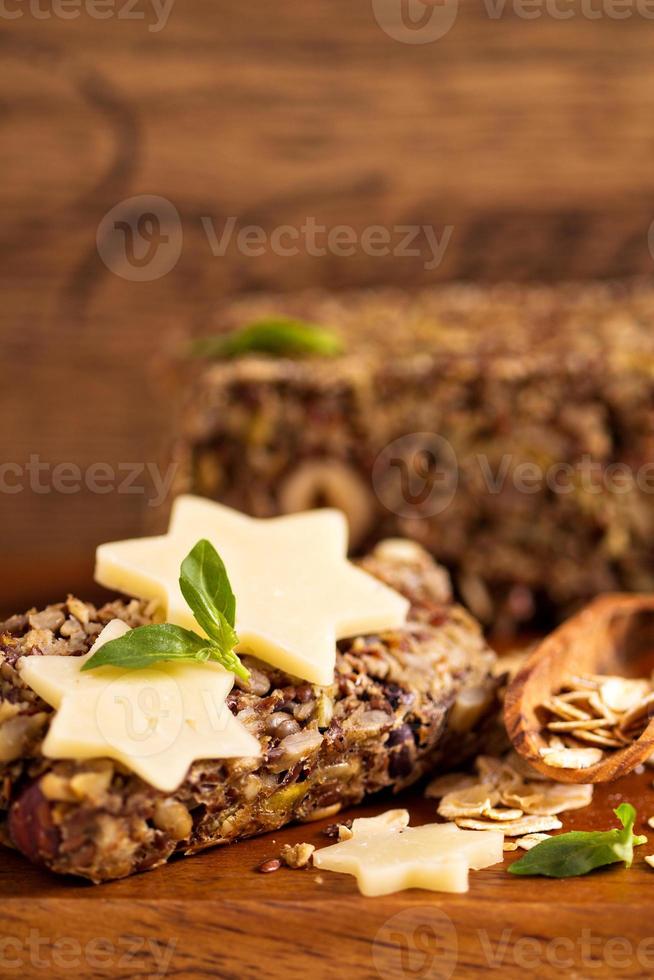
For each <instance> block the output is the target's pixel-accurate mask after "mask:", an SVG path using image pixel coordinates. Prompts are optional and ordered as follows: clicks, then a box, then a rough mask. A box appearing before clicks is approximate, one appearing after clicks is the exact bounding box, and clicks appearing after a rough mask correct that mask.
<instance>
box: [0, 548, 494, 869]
mask: <svg viewBox="0 0 654 980" xmlns="http://www.w3.org/2000/svg"><path fill="white" fill-rule="evenodd" d="M362 564H363V566H364V567H365V568H366V569H367V570H368V571H369V572H370V573H372V574H373V575H375V576H377V577H378V578H380V579H381V580H383V581H385V582H387V583H388V584H390V585H392V586H393V587H395V588H396V589H398V590H399V591H401V592H403V593H404V594H405V595H406V596H407V597H408V598H409V599H410V601H411V603H412V608H411V614H410V618H409V621H408V622H407V625H406V627H405V628H403V629H402V630H396V631H393V632H388V633H384V634H383V635H379V636H359V637H355V638H352V639H349V640H343V641H341V642H340V643H339V644H338V653H337V660H336V670H335V674H334V681H333V684H332V685H331V686H330V687H328V688H320V687H316V686H313V685H311V684H308V683H306V682H303V681H299V680H298V679H297V678H294V677H290V676H288V675H286V674H283V673H281V672H280V671H278V670H275V669H274V668H272V667H270V666H267V665H266V664H263V663H260V662H258V661H254V660H252V659H248V658H245V659H246V662H247V664H248V667H249V668H250V670H251V677H250V680H249V682H248V683H247V684H242V683H240V682H239V683H238V684H237V686H236V687H235V688H234V689H233V691H232V693H231V695H230V696H229V698H228V704H229V707H230V709H231V711H232V712H233V713H234V714H235V715H238V718H239V719H240V720H241V721H242V722H243V723H244V724H245V725H246V726H247V728H248V729H249V730H250V731H251V732H252V734H254V735H255V736H256V737H257V738H258V739H260V741H261V746H262V750H263V756H262V757H261V758H258V759H238V760H225V761H221V760H206V761H200V762H195V763H194V764H193V765H192V766H191V768H190V769H189V772H188V774H187V777H186V779H185V781H184V782H183V784H182V785H181V786H180V787H179V789H178V790H177V791H176V792H175V793H171V794H168V795H167V794H164V793H161V792H159V791H157V790H155V789H153V788H152V787H151V786H149V785H148V784H147V783H145V782H143V780H141V779H140V778H138V777H137V776H134V775H132V774H131V773H130V772H129V771H128V770H126V769H125V768H124V767H122V766H121V765H119V764H117V763H115V762H112V761H110V760H108V759H98V760H94V761H90V762H89V761H87V762H74V761H53V760H50V759H46V758H44V757H43V755H42V754H41V743H42V740H43V738H44V735H45V733H46V731H47V728H48V724H49V722H50V719H51V717H52V709H51V708H50V707H49V706H48V705H47V704H45V703H44V702H43V701H42V700H41V699H40V698H38V697H37V696H36V695H35V694H34V693H33V692H32V691H31V690H29V689H28V688H26V687H25V686H24V685H23V684H22V682H21V679H20V676H19V674H18V671H17V669H16V664H17V661H18V660H19V658H20V657H22V656H24V655H34V654H44V655H57V656H80V655H82V654H84V653H86V652H87V651H88V649H89V648H90V646H91V644H92V642H93V640H94V639H95V637H96V636H97V635H98V633H99V632H100V630H101V629H102V627H103V626H104V625H105V624H106V623H108V622H109V621H110V620H111V619H114V618H116V617H117V618H120V619H123V620H125V622H127V623H128V624H129V625H130V626H132V627H135V626H139V625H143V624H145V623H148V622H150V621H152V616H153V613H154V609H153V608H152V606H148V605H147V604H146V603H144V602H140V601H136V600H132V601H123V600H116V601H113V602H110V603H108V604H107V605H105V606H103V607H102V608H101V609H96V608H95V607H94V606H92V605H91V604H89V603H84V602H81V601H80V600H78V599H74V598H69V599H68V600H67V601H66V602H64V603H60V604H58V605H54V606H49V607H48V608H47V609H45V610H43V611H41V612H35V611H33V612H30V613H27V614H26V615H23V616H14V617H12V618H11V619H9V620H7V621H6V622H5V623H4V624H2V625H0V776H1V777H2V779H1V780H0V786H1V787H2V790H1V795H0V818H1V819H2V833H3V837H4V840H5V842H6V843H8V844H10V845H13V846H15V847H16V848H18V849H19V850H20V851H22V852H23V854H25V855H26V857H28V858H29V859H30V860H31V861H33V862H35V863H38V864H41V865H45V866H46V867H48V868H50V869H52V870H53V871H57V872H60V873H64V874H66V873H67V874H76V875H81V876H83V877H86V878H89V879H91V880H92V881H95V882H100V881H106V880H109V879H112V878H121V877H124V876H126V875H130V874H132V873H134V872H138V871H145V870H148V869H151V868H154V867H156V866H157V865H160V864H163V863H164V862H166V861H167V860H168V859H169V858H170V857H171V856H172V855H173V854H175V853H183V854H192V853H194V852H195V851H199V850H201V849H203V848H206V847H210V846H212V845H214V844H225V843H228V842H229V841H233V840H237V839H239V838H243V837H249V836H252V835H254V834H259V833H262V832H264V831H269V830H274V829H276V828H279V827H281V826H283V825H284V824H287V823H289V822H291V821H294V820H305V821H306V820H316V819H320V818H322V817H329V816H333V815H334V814H336V813H337V812H338V811H339V810H340V809H341V808H343V807H345V806H349V805H351V804H355V803H358V802H359V801H360V800H362V799H363V797H364V796H365V795H366V794H369V793H374V792H376V791H378V790H381V789H384V788H389V787H390V788H392V789H393V790H399V789H402V788H403V787H405V786H407V785H409V784H410V783H412V782H414V781H415V780H416V779H418V778H419V777H420V776H421V775H422V774H423V773H425V772H426V771H427V770H432V769H434V768H444V769H445V768H448V767H450V766H452V765H455V764H458V763H459V762H461V761H462V760H463V759H465V758H467V757H469V756H471V755H473V754H474V753H475V752H477V751H478V750H479V749H480V747H481V745H482V743H483V742H484V740H485V739H486V737H487V734H488V733H489V732H490V733H492V732H493V730H494V724H495V718H496V707H497V705H496V682H495V680H494V679H493V677H492V667H493V665H494V661H495V657H494V654H493V653H492V651H491V650H490V649H489V647H488V646H487V645H486V643H485V641H484V639H483V637H482V634H481V632H480V630H479V627H478V626H477V623H476V622H475V621H474V620H473V619H472V617H471V616H470V615H469V614H468V613H467V612H466V611H465V610H464V609H462V608H461V607H460V606H458V605H455V604H453V603H452V600H451V597H450V591H449V582H448V578H447V575H446V574H445V573H444V572H443V571H442V569H440V568H439V567H438V566H436V565H435V564H434V563H433V561H432V560H431V558H429V557H428V556H427V554H426V553H425V552H424V551H422V549H420V548H419V547H417V546H416V545H414V544H412V543H409V542H406V541H403V542H397V541H394V542H383V543H382V544H381V545H379V546H378V548H377V549H376V550H375V551H374V552H373V553H372V554H371V555H369V556H368V557H367V558H365V559H363V561H362Z"/></svg>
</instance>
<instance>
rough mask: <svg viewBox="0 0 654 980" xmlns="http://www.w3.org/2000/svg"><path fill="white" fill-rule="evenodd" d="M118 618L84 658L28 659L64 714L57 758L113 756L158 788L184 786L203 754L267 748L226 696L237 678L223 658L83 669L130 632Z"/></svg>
mask: <svg viewBox="0 0 654 980" xmlns="http://www.w3.org/2000/svg"><path fill="white" fill-rule="evenodd" d="M128 630H129V627H127V626H126V625H125V623H123V622H122V621H121V620H118V619H115V620H112V621H111V622H110V623H109V624H108V625H107V626H106V627H105V628H104V630H103V631H102V633H101V634H100V636H99V637H98V639H97V640H96V642H95V644H94V645H93V647H92V648H91V650H90V652H89V653H88V654H86V656H83V657H41V656H31V657H23V658H22V659H21V660H20V661H19V670H20V674H21V677H22V679H23V681H25V683H26V684H28V685H29V686H30V687H31V688H32V689H33V690H34V691H36V693H37V694H38V695H39V696H40V697H42V698H43V700H44V701H47V702H48V704H51V705H52V707H53V708H56V709H57V712H56V714H55V716H54V718H53V720H52V723H51V725H50V729H49V731H48V734H47V736H46V738H45V741H44V742H43V754H44V755H45V756H46V757H47V758H50V759H75V760H78V761H79V760H81V759H97V758H103V757H104V758H111V759H116V760H117V761H118V762H122V763H123V765H125V766H127V768H128V769H131V770H132V772H135V773H137V775H139V776H141V778H142V779H144V780H145V781H146V782H148V783H150V784H151V785H152V786H154V787H156V789H160V790H163V791H164V792H168V793H170V792H172V791H173V790H175V789H177V787H178V786H179V785H180V783H181V782H183V780H184V777H185V776H186V773H187V771H188V768H189V766H190V765H191V763H192V762H193V761H194V760H195V759H226V758H238V757H242V756H248V757H254V756H258V755H260V754H261V747H260V745H259V742H258V741H257V739H256V738H254V736H253V735H250V733H249V732H248V731H247V729H246V728H245V727H244V726H243V725H242V724H241V722H239V721H238V720H237V719H236V718H235V717H234V716H233V715H232V713H231V711H230V710H229V708H228V707H227V705H226V704H225V698H226V696H227V694H228V693H229V691H230V690H231V688H232V684H233V680H234V677H233V675H232V674H230V673H229V672H228V671H226V670H224V669H223V668H222V667H221V666H220V665H219V664H216V663H202V664H200V663H172V662H169V663H166V662H162V663H161V664H160V665H158V666H157V667H156V668H148V669H147V670H127V671H126V670H123V669H122V668H117V667H101V668H99V669H97V670H90V671H84V672H82V671H81V670H80V668H81V667H82V664H84V663H85V662H86V661H87V660H88V659H89V658H90V657H92V656H93V654H94V653H95V651H96V650H98V649H99V647H100V646H102V645H103V644H104V643H107V642H108V641H109V640H115V639H117V638H118V637H119V636H123V635H124V634H125V633H126V632H128Z"/></svg>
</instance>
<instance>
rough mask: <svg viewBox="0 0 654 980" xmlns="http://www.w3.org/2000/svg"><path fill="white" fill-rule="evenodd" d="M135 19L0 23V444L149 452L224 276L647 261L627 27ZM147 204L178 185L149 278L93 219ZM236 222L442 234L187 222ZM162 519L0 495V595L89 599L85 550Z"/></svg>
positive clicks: (633, 26)
mask: <svg viewBox="0 0 654 980" xmlns="http://www.w3.org/2000/svg"><path fill="white" fill-rule="evenodd" d="M119 2H120V3H123V2H124V0H119ZM140 3H141V6H140V8H138V9H140V10H141V11H142V12H143V11H145V9H146V8H145V3H144V0H140ZM9 6H10V5H9ZM41 7H45V9H46V12H47V9H48V8H47V4H43V3H42V4H41ZM148 9H149V8H148ZM273 9H274V12H273ZM148 25H149V21H148V20H147V19H146V20H144V21H135V20H126V19H118V18H117V17H112V18H109V19H107V20H97V19H93V18H92V17H90V16H88V14H84V13H83V14H82V15H81V16H79V17H78V18H77V19H71V20H63V19H61V18H60V17H56V16H54V17H50V18H49V19H48V18H46V19H43V18H39V19H37V18H36V17H35V16H33V15H31V14H30V13H29V9H28V8H27V6H26V5H25V8H24V10H23V16H22V17H20V18H18V19H15V20H6V19H4V18H3V19H0V53H1V55H2V57H1V58H0V93H1V95H0V133H1V135H2V146H3V152H2V155H1V159H0V175H1V180H0V211H1V213H2V225H1V229H0V286H1V288H2V295H3V304H2V310H1V311H0V337H1V340H2V365H3V384H2V385H0V418H1V419H2V422H3V426H2V441H1V444H0V446H1V450H2V453H1V455H2V460H3V461H10V462H15V463H18V464H21V465H22V464H24V462H25V461H26V460H27V459H28V458H29V456H30V454H32V453H36V454H38V455H39V457H40V458H41V459H42V460H44V461H46V462H48V463H53V464H54V463H57V462H62V461H63V462H72V463H75V464H77V465H79V466H81V467H82V468H86V467H88V466H89V465H90V464H91V463H93V462H97V461H106V462H108V463H111V464H113V465H114V466H116V465H117V464H119V463H121V462H122V463H126V462H127V463H129V462H134V461H136V462H140V463H143V462H146V461H154V460H157V459H159V458H160V452H161V451H162V450H163V449H165V444H166V440H167V438H168V433H169V429H170V421H171V413H172V406H173V400H172V396H171V393H170V389H169V388H168V386H167V381H168V379H169V377H170V376H169V373H168V372H167V371H166V370H164V369H163V367H162V366H163V365H164V364H165V362H166V358H167V356H168V355H169V354H170V352H171V351H174V350H176V349H178V347H179V343H180V342H181V340H182V339H183V338H184V337H185V336H186V335H187V334H188V332H189V331H190V330H191V329H192V328H193V327H194V326H197V325H198V324H201V323H203V322H204V321H205V320H206V319H207V318H208V317H210V315H211V312H212V310H213V309H214V307H215V305H216V303H217V302H218V300H219V299H221V298H222V297H224V296H225V295H226V294H228V293H232V292H240V291H243V290H251V289H254V290H256V289H262V288H266V289H269V288H276V289H279V290H282V291H288V290H292V289H296V288H300V287H304V286H307V285H310V286H314V285H324V286H328V287H330V288H343V287H347V286H359V285H366V284H373V283H379V282H385V283H387V282H394V283H398V284H401V285H406V286H408V287H412V286H414V285H419V284H424V283H430V282H434V281H439V280H444V279H452V278H457V277H463V278H468V279H469V278H475V279H484V280H496V279H500V278H511V279H520V280H524V279H530V278H541V277H544V278H548V279H553V278H558V277H575V276H577V277H580V276H581V277H585V276H607V275H611V276H615V275H629V274H634V273H644V274H650V273H651V272H652V259H651V256H650V254H649V250H648V247H647V232H648V228H649V224H650V222H651V220H652V217H653V216H654V172H653V171H652V166H651V160H652V151H653V150H654V130H653V127H652V119H653V118H654V85H652V80H653V78H654V63H653V62H652V58H651V43H650V41H651V38H650V33H651V32H650V30H649V26H650V24H649V22H648V21H644V20H643V19H642V18H640V17H637V16H632V17H630V18H628V19H625V20H616V19H611V18H609V17H600V18H599V19H594V20H591V19H588V18H586V17H584V16H582V15H581V14H580V13H577V14H575V16H573V17H572V19H570V20H565V21H562V20H556V19H554V18H552V17H549V16H542V17H540V18H539V19H536V20H531V19H530V20H527V19H524V18H521V17H520V16H518V15H517V13H516V11H515V8H514V7H512V6H511V5H510V4H507V6H506V9H505V12H504V14H503V15H502V16H501V17H500V18H499V19H492V18H489V16H488V13H487V10H486V8H485V7H484V6H483V5H482V4H481V3H473V2H461V4H460V8H459V11H458V16H457V18H456V22H455V24H454V26H453V27H452V29H451V30H450V31H449V33H448V34H447V35H446V36H444V37H443V38H441V40H439V41H437V42H435V43H432V44H424V45H409V44H403V43H400V42H398V41H395V40H393V39H391V38H390V37H389V36H387V35H386V34H385V33H384V32H383V31H382V29H381V28H380V27H379V25H378V24H377V23H376V21H375V19H374V17H373V14H372V6H371V4H370V3H368V2H365V3H356V4H352V3H350V2H348V0H314V2H312V3H310V4H299V3H297V2H292V0H280V2H278V3H276V4H275V5H274V8H271V6H270V4H269V3H265V2H264V0H252V2H249V3H247V4H233V3H227V2H225V0H186V2H184V3H183V4H182V3H181V2H178V3H176V4H175V5H174V7H173V9H172V13H171V15H170V18H169V20H168V23H167V24H166V26H165V27H164V29H162V30H161V31H159V32H158V33H154V32H151V31H149V30H148ZM141 194H156V195H162V196H164V197H165V198H167V199H168V200H170V201H171V202H172V203H173V204H174V205H175V207H176V208H177V210H178V212H179V215H180V219H181V225H182V229H183V249H182V254H181V257H180V259H179V261H178V262H177V264H176V266H175V267H174V269H173V270H172V271H171V272H169V273H168V274H167V275H165V276H163V277H162V278H160V279H157V280H154V281H152V282H130V281H127V280H125V279H123V278H121V277H120V276H118V275H116V274H115V273H113V272H112V271H110V269H109V268H108V267H107V266H106V265H105V264H104V262H103V261H102V260H101V258H100V256H99V254H98V251H97V249H96V232H97V229H98V225H99V222H100V220H101V218H102V217H103V215H104V214H105V213H106V212H107V211H108V210H109V209H110V208H112V207H113V206H114V205H116V204H117V203H118V202H121V201H123V200H124V199H126V198H129V197H131V196H133V195H141ZM229 216H234V217H235V218H236V220H237V223H238V227H243V226H245V225H248V224H256V225H260V226H261V227H262V228H263V229H264V230H265V231H266V232H267V233H270V232H271V231H272V230H274V229H275V228H276V227H277V226H279V225H280V224H291V225H294V226H298V225H300V224H301V223H302V222H303V221H304V220H305V219H306V218H307V217H308V216H309V217H313V218H315V220H316V221H317V222H320V223H322V224H325V225H327V226H330V227H333V226H335V225H338V224H343V223H344V224H348V225H351V226H352V227H353V228H354V229H355V230H356V231H357V232H361V231H362V230H363V229H364V228H366V227H367V226H369V225H371V224H382V225H384V226H386V227H391V228H392V227H393V226H395V225H396V224H429V225H433V226H434V227H435V228H436V229H437V230H438V231H439V233H440V231H441V230H442V228H443V227H444V226H445V225H451V226H452V227H453V232H452V237H451V241H450V244H449V246H448V248H447V250H446V252H445V256H444V259H443V261H442V263H441V264H440V265H439V266H438V267H437V268H434V269H426V268H425V261H424V258H425V256H424V255H422V256H413V257H410V256H409V257H401V256H393V255H389V256H372V255H366V254H364V253H363V252H362V251H361V250H357V251H355V254H354V255H352V256H347V257H346V256H339V255H326V256H323V257H319V258H317V257H313V256H311V255H308V254H306V252H305V251H302V250H301V251H300V254H298V255H297V256H295V257H293V258H288V257H284V256H281V255H277V254H274V253H273V252H271V251H270V250H268V251H266V253H265V254H264V255H262V256H259V257H247V256H244V255H242V254H240V253H239V251H238V250H237V249H234V248H229V249H228V250H227V253H226V254H225V256H224V257H222V258H216V257H214V256H213V255H212V254H211V250H210V248H209V247H208V243H207V240H206V235H205V233H204V231H203V228H202V224H201V218H202V217H209V218H211V219H212V220H213V221H214V222H215V223H216V225H218V226H220V225H221V224H222V222H223V221H225V220H226V219H227V218H228V217H229ZM154 510H155V511H156V508H155V509H154ZM152 511H153V508H149V507H148V505H147V500H146V497H145V495H144V494H141V495H126V494H119V493H118V492H113V493H111V494H109V495H107V496H99V495H94V494H92V493H90V492H88V491H82V492H80V493H77V494H63V493H59V492H51V493H49V494H46V495H39V494H37V493H35V492H33V491H32V490H30V489H29V488H28V489H26V490H24V491H23V492H21V493H19V494H7V493H2V494H1V496H0V517H1V519H2V539H1V547H2V553H3V557H4V559H5V560H4V561H3V562H2V564H1V566H0V568H1V571H0V576H1V578H0V584H1V586H2V589H1V592H2V603H3V605H5V607H8V608H13V607H15V606H21V605H24V604H26V603H30V602H31V601H38V600H41V599H43V598H46V597H52V598H54V597H58V595H59V593H60V592H64V591H66V590H67V589H68V588H75V589H79V588H82V587H83V586H85V584H86V583H87V582H88V572H89V568H90V564H91V553H92V550H93V547H94V546H95V544H96V543H97V542H99V541H102V540H107V539H109V538H111V537H115V536H123V535H128V534H134V533H139V532H140V531H142V530H143V529H144V528H146V527H152V526H155V525H156V524H157V521H158V520H159V521H160V520H162V519H163V518H162V516H160V515H158V514H157V513H156V512H155V513H154V514H153V513H152Z"/></svg>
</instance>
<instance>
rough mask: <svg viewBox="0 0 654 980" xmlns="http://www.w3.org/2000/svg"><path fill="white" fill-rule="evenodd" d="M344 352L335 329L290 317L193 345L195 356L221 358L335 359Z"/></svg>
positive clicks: (275, 318) (268, 320) (258, 323)
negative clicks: (314, 356) (310, 356)
mask: <svg viewBox="0 0 654 980" xmlns="http://www.w3.org/2000/svg"><path fill="white" fill-rule="evenodd" d="M342 351H343V344H342V341H341V339H340V338H339V337H338V336H337V335H336V334H335V333H334V332H333V331H332V330H329V329H328V328H326V327H320V326H318V325H317V324H315V323H305V322H303V321H302V320H295V319H293V318H291V317H286V316H271V317H266V318H265V319H262V320H255V321H254V322H253V323H249V324H248V325H247V326H245V327H242V328H241V329H240V330H235V331H233V332H232V333H226V334H218V335H217V336H214V337H200V338H198V339H197V340H196V341H194V342H193V344H192V345H191V353H192V354H195V355H198V356H200V357H218V358H220V357H239V356H240V355H241V354H249V353H261V354H273V355H278V356H284V355H287V356H293V355H295V356H301V355H306V354H318V355H320V356H321V357H333V356H334V355H336V354H340V353H342Z"/></svg>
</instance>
